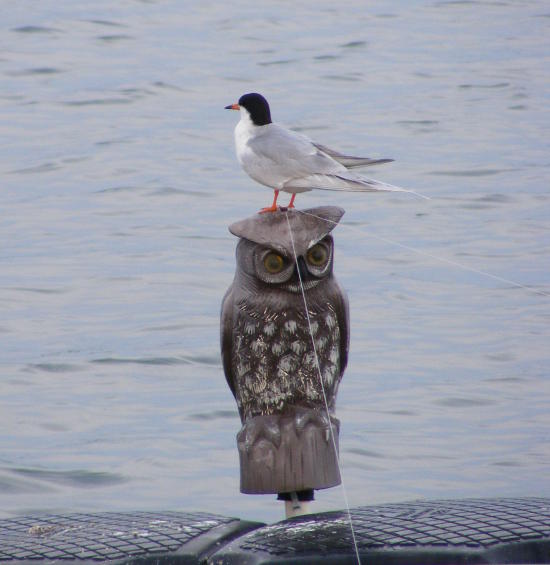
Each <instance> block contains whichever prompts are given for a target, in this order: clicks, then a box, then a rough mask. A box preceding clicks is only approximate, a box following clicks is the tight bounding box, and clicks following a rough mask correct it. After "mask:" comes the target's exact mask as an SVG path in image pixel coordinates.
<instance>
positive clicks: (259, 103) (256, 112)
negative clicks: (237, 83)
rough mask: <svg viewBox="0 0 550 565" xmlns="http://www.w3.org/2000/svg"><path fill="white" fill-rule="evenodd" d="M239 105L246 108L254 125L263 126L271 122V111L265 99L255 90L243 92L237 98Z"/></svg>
mask: <svg viewBox="0 0 550 565" xmlns="http://www.w3.org/2000/svg"><path fill="white" fill-rule="evenodd" d="M239 106H242V107H243V108H246V109H247V110H248V113H249V114H250V118H251V119H252V122H253V123H254V125H256V126H265V125H267V124H270V123H271V112H270V111H269V104H268V103H267V100H266V99H265V98H264V97H263V96H262V95H261V94H258V93H256V92H250V93H249V94H243V95H242V96H241V97H240V98H239Z"/></svg>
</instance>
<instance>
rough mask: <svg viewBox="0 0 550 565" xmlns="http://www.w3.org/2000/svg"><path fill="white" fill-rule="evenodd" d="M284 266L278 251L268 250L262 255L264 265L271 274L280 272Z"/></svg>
mask: <svg viewBox="0 0 550 565" xmlns="http://www.w3.org/2000/svg"><path fill="white" fill-rule="evenodd" d="M284 266H285V261H284V259H283V258H282V257H281V255H279V254H278V253H273V252H270V253H268V254H267V255H266V256H265V257H264V267H265V269H266V271H267V272H268V273H271V274H272V275H274V274H276V273H280V272H281V271H282V269H283V267H284Z"/></svg>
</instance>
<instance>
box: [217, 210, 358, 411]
mask: <svg viewBox="0 0 550 565" xmlns="http://www.w3.org/2000/svg"><path fill="white" fill-rule="evenodd" d="M343 214H344V210H342V209H341V208H337V207H332V206H331V207H318V208H313V209H310V210H304V211H303V213H302V212H298V211H294V210H289V211H288V212H287V213H286V214H266V215H256V216H254V217H252V218H249V219H246V220H242V221H240V222H236V223H234V224H232V225H231V226H230V228H229V229H230V231H231V233H233V234H234V235H236V236H237V237H239V238H240V241H239V243H238V245H237V251H236V255H237V270H236V273H235V278H234V280H233V283H232V285H231V286H230V288H229V289H228V291H227V292H226V294H225V296H224V299H223V303H222V313H221V349H222V359H223V368H224V372H225V376H226V379H227V382H228V384H229V387H230V389H231V391H232V393H233V395H234V396H235V399H236V401H237V406H238V410H239V414H240V417H241V420H242V421H243V422H245V421H246V420H248V419H250V418H253V417H255V416H260V415H276V414H283V413H285V411H287V410H288V409H289V408H291V407H292V406H300V407H304V408H322V410H323V411H324V410H325V404H324V398H323V388H324V394H325V395H326V401H327V404H328V408H329V410H330V412H331V413H332V412H333V411H334V404H335V400H336V393H337V390H338V384H339V382H340V379H341V378H342V375H343V372H344V369H345V367H346V364H347V359H348V347H349V312H348V301H347V297H346V293H345V292H344V290H343V289H342V288H341V287H340V285H339V284H338V282H337V281H336V278H335V277H334V275H333V262H334V243H333V239H332V236H331V235H330V232H331V231H332V229H333V228H334V227H335V225H336V224H337V223H338V221H339V220H340V218H341V217H342V215H343ZM289 224H290V225H289ZM289 227H290V229H291V230H292V231H290V230H289ZM293 244H294V245H293ZM295 256H296V258H297V261H296V259H295ZM298 269H299V273H298ZM302 288H303V291H304V293H305V297H306V301H307V305H308V312H309V318H310V322H311V331H310V327H309V324H308V320H307V317H306V312H305V308H304V297H303V295H302ZM312 338H313V342H314V343H315V348H313V343H312ZM319 373H320V374H321V378H322V384H321V381H320V377H319Z"/></svg>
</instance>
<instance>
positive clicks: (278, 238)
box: [229, 206, 345, 256]
mask: <svg viewBox="0 0 550 565" xmlns="http://www.w3.org/2000/svg"><path fill="white" fill-rule="evenodd" d="M344 213H345V210H344V209H343V208H339V207H338V206H318V207H317V208H308V209H306V210H296V209H290V210H288V211H285V212H282V211H277V212H271V213H269V214H255V215H254V216H251V217H250V218H246V219H245V220H240V221H239V222H235V223H234V224H231V225H230V226H229V231H230V232H231V233H232V234H233V235H235V236H237V237H240V238H242V239H248V240H249V241H253V242H254V243H259V244H260V245H266V246H268V247H271V248H272V249H276V250H277V251H280V252H281V253H287V254H289V253H291V250H292V242H291V239H290V234H289V230H288V224H289V223H290V227H291V229H292V238H293V240H294V246H295V248H296V254H297V255H298V256H300V255H303V254H304V253H306V252H307V250H308V249H309V248H310V247H311V246H312V245H314V244H315V243H317V242H318V241H320V240H321V239H323V238H324V237H325V236H326V235H328V234H329V233H330V232H331V231H332V230H333V229H334V228H335V227H336V226H337V225H338V222H339V221H340V219H341V218H342V216H343V215H344ZM287 218H288V221H287Z"/></svg>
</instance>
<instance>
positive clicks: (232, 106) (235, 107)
mask: <svg viewBox="0 0 550 565" xmlns="http://www.w3.org/2000/svg"><path fill="white" fill-rule="evenodd" d="M224 109H225V110H240V109H241V107H240V106H239V105H238V104H229V106H226V107H225V108H224Z"/></svg>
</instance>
